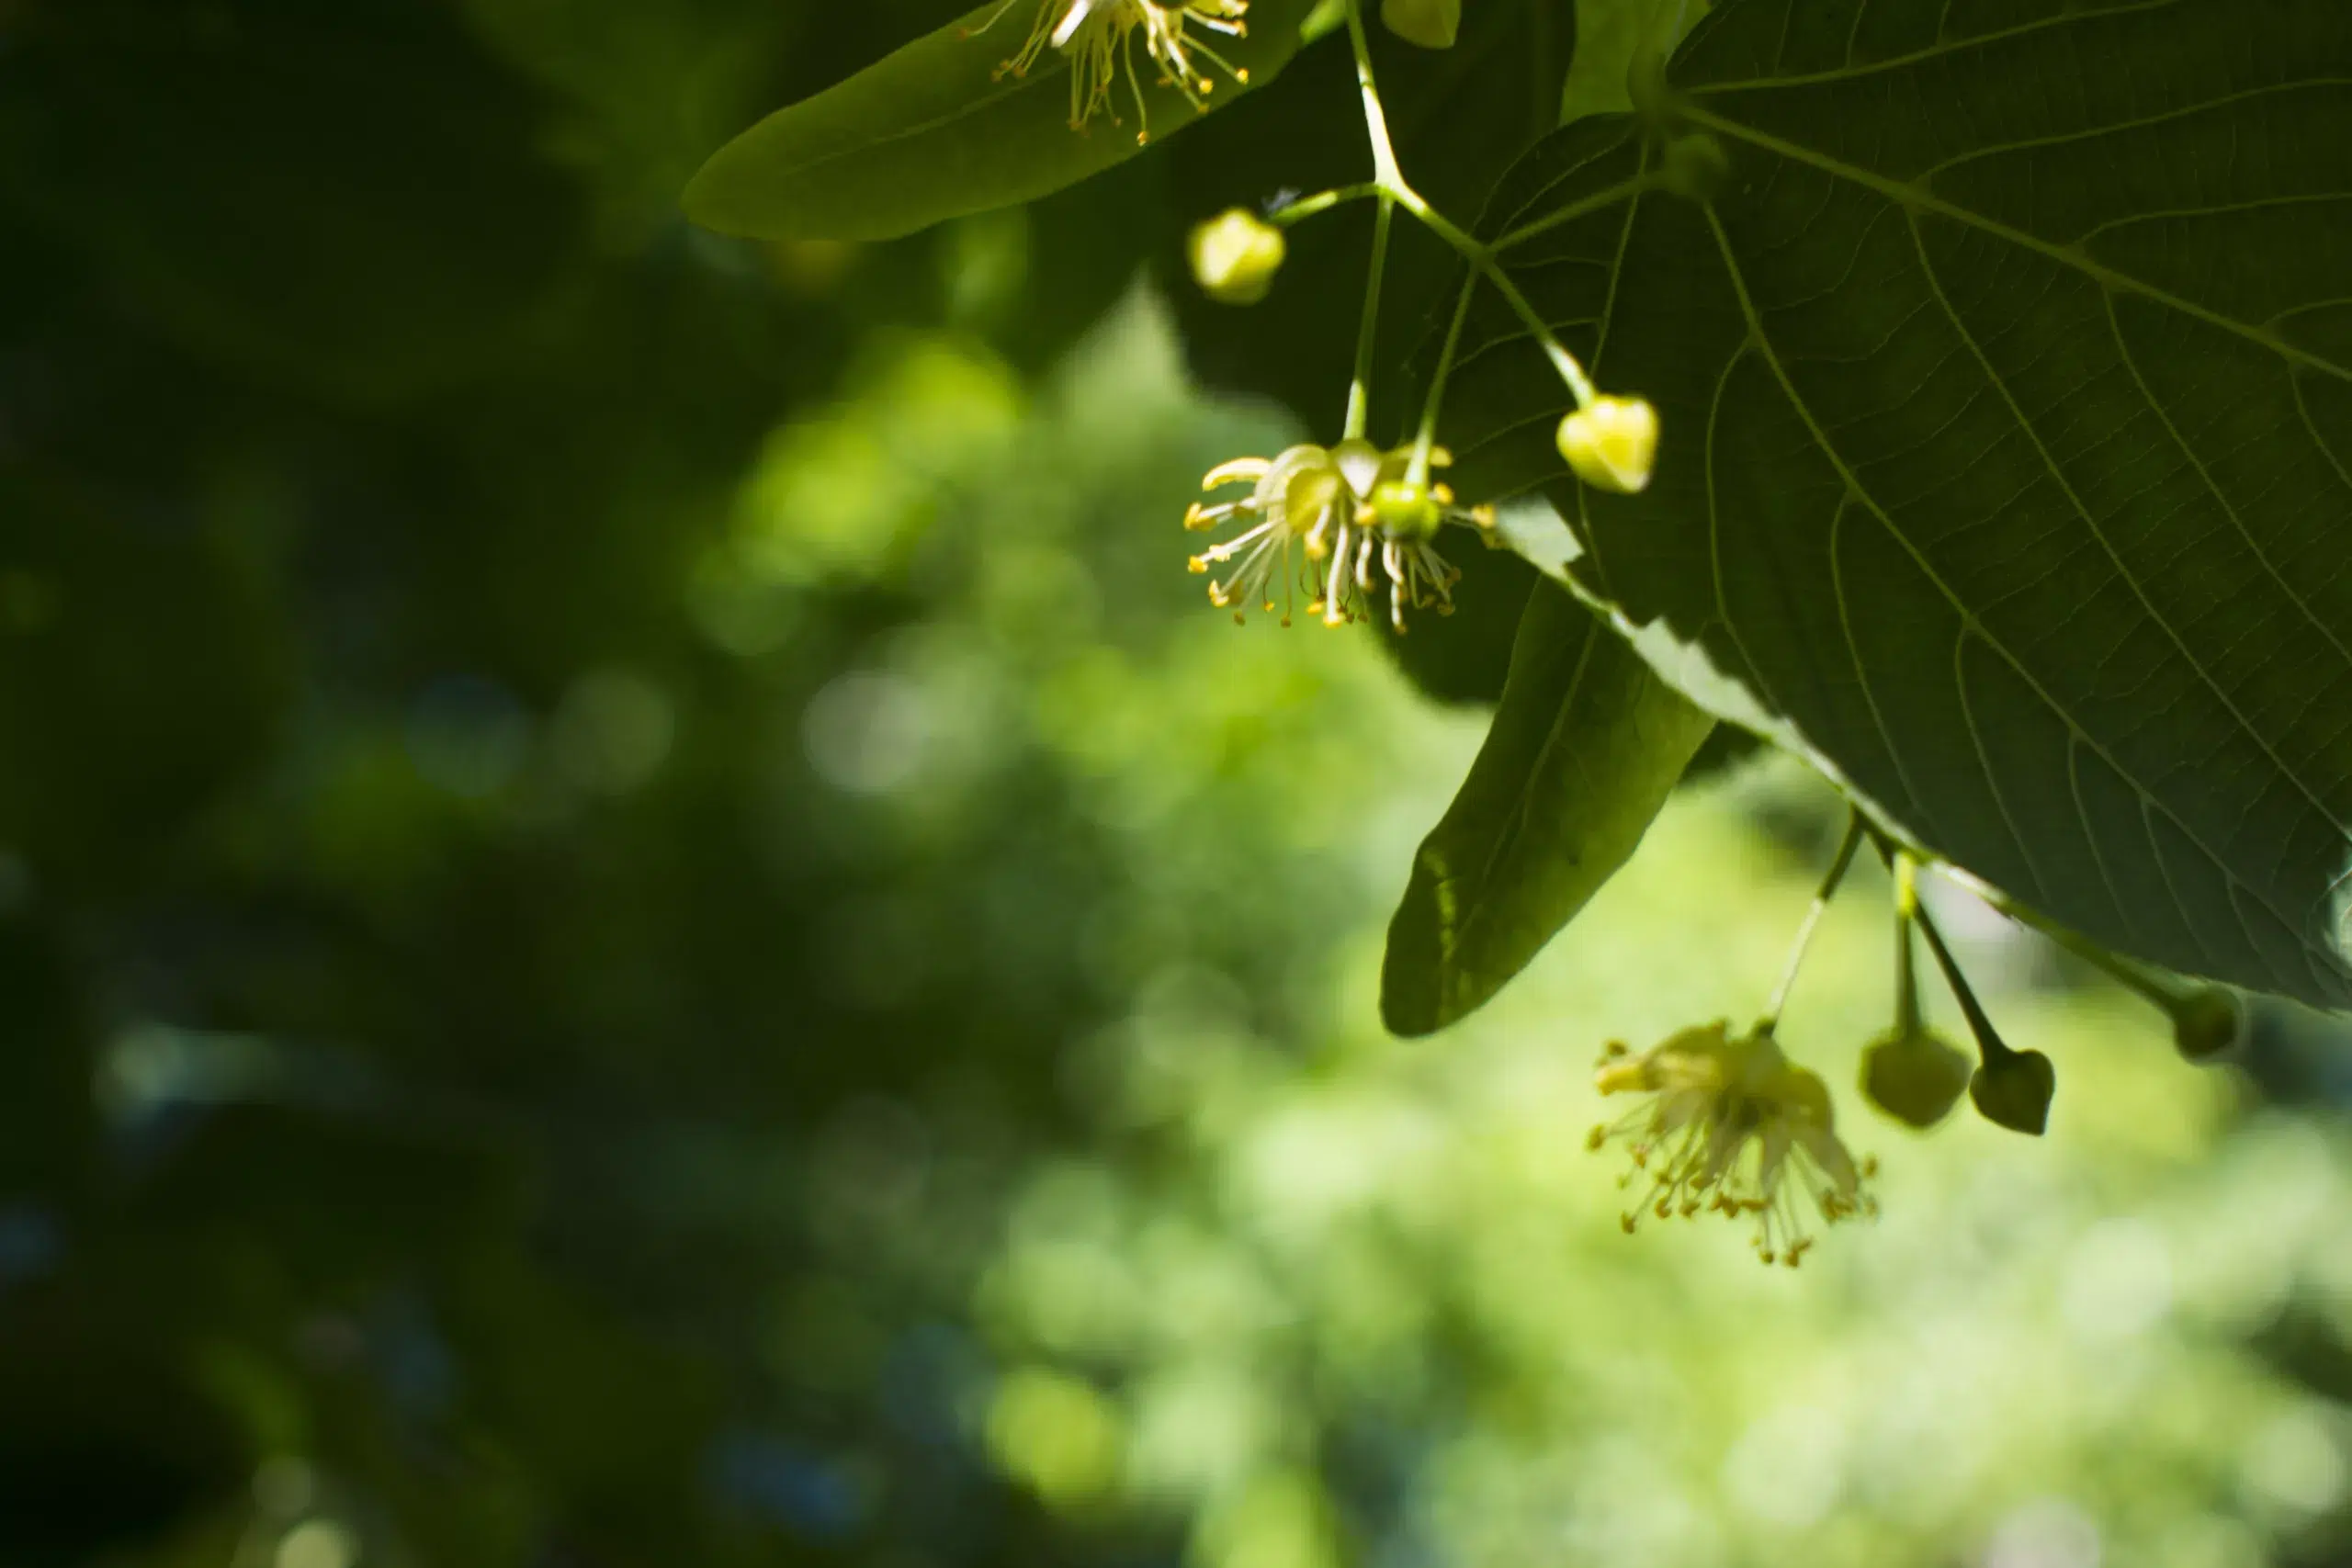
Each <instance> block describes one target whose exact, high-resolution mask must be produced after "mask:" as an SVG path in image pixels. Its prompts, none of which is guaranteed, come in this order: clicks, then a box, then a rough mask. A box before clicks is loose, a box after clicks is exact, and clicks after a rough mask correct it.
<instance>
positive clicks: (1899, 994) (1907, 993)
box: [1894, 855, 1919, 1039]
mask: <svg viewBox="0 0 2352 1568" xmlns="http://www.w3.org/2000/svg"><path fill="white" fill-rule="evenodd" d="M1916 872H1917V863H1916V862H1914V861H1913V860H1912V859H1911V857H1910V856H1909V855H1903V856H1901V857H1899V858H1898V859H1897V860H1896V861H1895V863H1894V1029H1895V1032H1896V1033H1898V1034H1900V1035H1902V1036H1904V1037H1905V1038H1906V1039H1907V1038H1909V1037H1910V1036H1912V1035H1914V1034H1917V1033H1918V1032H1919V964H1918V954H1917V953H1916V952H1915V951H1914V945H1915V944H1914V943H1913V942H1912V940H1911V927H1912V925H1913V924H1914V923H1915V922H1917V919H1918V918H1919V889H1918V886H1917V879H1916Z"/></svg>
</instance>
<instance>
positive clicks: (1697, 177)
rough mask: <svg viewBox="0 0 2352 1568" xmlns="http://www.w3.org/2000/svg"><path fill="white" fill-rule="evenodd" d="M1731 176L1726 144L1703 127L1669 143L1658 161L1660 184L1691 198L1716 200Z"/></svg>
mask: <svg viewBox="0 0 2352 1568" xmlns="http://www.w3.org/2000/svg"><path fill="white" fill-rule="evenodd" d="M1730 178H1731V159H1730V158H1729V157H1728V156H1727V155H1726V154H1725V153H1724V145H1723V143H1722V142H1720V141H1716V140H1715V139H1714V138H1713V137H1712V136H1710V135H1708V134H1707V133H1706V132H1705V131H1703V130H1697V131H1692V132H1691V134H1690V135H1688V136H1678V137H1676V138H1675V139H1674V140H1673V141H1669V142H1668V143H1667V144H1666V152H1665V155H1664V156H1663V157H1661V158H1660V159H1659V161H1658V183H1659V184H1660V185H1662V186H1665V187H1666V188H1667V189H1668V190H1670V191H1672V192H1673V193H1674V194H1675V195H1677V196H1680V197H1689V198H1690V199H1691V200H1692V201H1712V200H1713V199H1714V198H1715V197H1718V196H1720V195H1722V194H1723V188H1724V182H1726V181H1727V180H1729V179H1730Z"/></svg>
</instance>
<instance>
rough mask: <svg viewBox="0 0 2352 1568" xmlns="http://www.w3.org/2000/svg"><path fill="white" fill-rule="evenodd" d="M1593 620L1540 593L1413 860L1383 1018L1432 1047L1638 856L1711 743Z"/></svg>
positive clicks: (1384, 986)
mask: <svg viewBox="0 0 2352 1568" xmlns="http://www.w3.org/2000/svg"><path fill="white" fill-rule="evenodd" d="M1714 723H1715V721H1714V719H1713V716H1710V715H1708V714H1706V713H1703V712H1702V711H1701V710H1699V709H1698V708H1695V707H1693V706H1691V704H1690V703H1688V702H1686V701H1685V700H1684V699H1683V698H1682V696H1681V695H1680V694H1679V693H1677V692H1676V691H1675V689H1674V688H1673V687H1672V686H1670V685H1668V684H1667V683H1666V682H1664V681H1662V680H1660V679H1659V678H1658V676H1657V673H1656V672H1654V671H1652V670H1651V669H1650V667H1649V666H1648V665H1647V664H1645V663H1644V662H1643V661H1642V660H1641V658H1640V656H1639V655H1637V654H1636V653H1635V652H1634V650H1633V649H1631V648H1630V647H1628V646H1627V645H1626V644H1625V643H1624V642H1623V641H1622V640H1621V639H1619V638H1618V637H1614V636H1612V635H1611V633H1610V632H1609V631H1608V630H1607V628H1605V627H1604V626H1602V625H1601V623H1600V619H1599V618H1598V617H1596V616H1595V615H1593V614H1592V613H1591V612H1590V611H1589V610H1587V609H1586V608H1585V607H1584V606H1583V605H1582V604H1577V602H1576V601H1575V600H1574V599H1572V598H1570V597H1569V596H1568V595H1566V593H1563V592H1558V591H1557V590H1555V589H1553V588H1550V587H1543V588H1539V589H1537V590H1536V592H1535V593H1534V594H1533V595H1532V597H1531V598H1530V599H1529V600H1528V604H1527V614H1526V615H1525V617H1524V618H1522V619H1521V622H1520V627H1519V642H1518V646H1517V647H1516V648H1514V649H1512V652H1511V662H1510V679H1509V680H1508V681H1507V682H1505V683H1504V686H1503V697H1502V703H1501V705H1499V706H1498V707H1497V708H1496V710H1495V723H1494V728H1492V729H1490V730H1489V731H1487V743H1486V746H1485V747H1484V748H1483V749H1482V750H1480V751H1479V753H1478V760H1477V761H1476V762H1475V763H1474V764H1472V766H1471V769H1470V776H1469V777H1468V778H1467V779H1466V780H1464V782H1463V785H1462V793H1461V794H1460V795H1456V796H1455V797H1454V801H1453V806H1452V807H1451V808H1449V809H1448V810H1447V812H1446V814H1445V818H1444V820H1443V821H1442V822H1440V823H1439V824H1438V825H1437V829H1436V830H1435V831H1433V832H1432V833H1430V836H1429V838H1428V840H1426V841H1425V842H1424V843H1423V844H1422V845H1421V849H1420V853H1419V854H1418V855H1416V856H1415V857H1414V859H1413V877H1412V881H1411V882H1410V883H1409V884H1408V885H1407V886H1406V888H1405V899H1404V902H1403V903H1402V904H1401V905H1399V906H1398V907H1397V915H1396V918H1395V919H1393V920H1391V921H1390V922H1389V926H1388V954H1387V958H1386V961H1385V964H1383V965H1382V969H1381V976H1380V1011H1381V1016H1382V1018H1383V1019H1384V1020H1385V1021H1386V1022H1387V1024H1388V1027H1389V1028H1390V1029H1392V1030H1395V1031H1396V1032H1397V1033H1399V1034H1427V1033H1430V1032H1432V1031H1435V1030H1439V1029H1442V1028H1444V1027H1445V1026H1446V1025H1447V1024H1449V1023H1452V1022H1453V1021H1455V1020H1456V1019H1459V1018H1463V1017H1465V1016H1467V1015H1468V1014H1469V1013H1471V1012H1473V1011H1475V1010H1476V1009H1477V1008H1478V1007H1479V1006H1480V1005H1481V1004H1483V1003H1484V1002H1485V1001H1486V1000H1487V998H1489V997H1491V996H1493V995H1494V994H1495V992H1497V991H1498V990H1499V989H1501V988H1502V986H1503V984H1504V982H1505V981H1507V980H1509V979H1510V977H1511V976H1514V975H1516V974H1518V973H1519V972H1520V971H1521V969H1523V968H1525V967H1526V966H1527V962H1528V960H1530V959H1532V958H1533V957H1534V956H1535V954H1536V953H1538V952H1540V951H1541V950H1542V949H1543V946H1544V943H1545V942H1549V941H1551V940H1552V938H1553V936H1554V935H1555V934H1556V933H1557V932H1558V931H1559V930H1560V929H1561V928H1562V927H1563V926H1565V925H1566V924H1567V923H1568V921H1569V920H1570V919H1574V918H1575V916H1576V913H1577V910H1579V909H1581V908H1584V906H1585V904H1586V902H1587V900H1589V899H1590V898H1591V897H1592V896H1593V895H1594V894H1595V893H1597V892H1599V891H1600V886H1601V884H1603V883H1605V882H1607V881H1608V880H1609V879H1610V878H1611V876H1613V875H1615V874H1616V873H1617V868H1618V867H1620V866H1622V865H1623V864H1624V863H1625V860H1626V857H1627V856H1629V855H1631V854H1632V853H1633V852H1634V846H1635V845H1636V844H1638V843H1640V842H1641V840H1642V835H1643V834H1644V833H1645V832H1646V831H1648V830H1649V825H1650V821H1651V819H1652V818H1655V817H1657V813H1658V808H1659V807H1662V806H1664V805H1665V804H1666V797H1667V796H1668V795H1670V794H1671V793H1673V790H1674V785H1675V783H1676V781H1677V780H1679V779H1680V778H1681V776H1682V770H1683V768H1684V766H1685V764H1687V763H1688V762H1689V761H1691V755H1692V753H1694V752H1695V751H1697V750H1698V749H1699V743H1700V742H1701V741H1702V740H1704V739H1706V738H1707V732H1708V731H1709V730H1711V729H1713V728H1714Z"/></svg>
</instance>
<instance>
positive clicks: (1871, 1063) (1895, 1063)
mask: <svg viewBox="0 0 2352 1568" xmlns="http://www.w3.org/2000/svg"><path fill="white" fill-rule="evenodd" d="M1968 1078H1969V1065H1968V1054H1967V1053H1966V1052H1964V1051H1962V1050H1961V1049H1960V1047H1958V1046H1956V1045H1954V1044H1952V1043H1951V1042H1949V1041H1947V1040H1945V1039H1944V1038H1943V1037H1942V1036H1941V1035H1939V1034H1937V1033H1934V1032H1931V1031H1929V1030H1925V1029H1920V1030H1914V1031H1911V1032H1904V1031H1902V1030H1899V1029H1890V1030H1888V1031H1887V1032H1885V1033H1884V1034H1882V1035H1880V1036H1879V1037H1878V1038H1877V1039H1875V1040H1873V1041H1871V1043H1870V1044H1869V1045H1868V1046H1867V1047H1866V1048H1865V1049H1864V1050H1863V1052H1862V1097H1863V1098H1864V1099H1866V1100H1869V1101H1870V1102H1871V1104H1872V1105H1875V1106H1877V1107H1878V1108H1879V1109H1880V1110H1881V1111H1885V1112H1886V1113H1887V1114H1888V1115H1889V1116H1892V1117H1894V1119H1895V1120H1896V1121H1897V1122H1903V1123H1904V1124H1905V1125H1906V1126H1911V1127H1917V1128H1918V1129H1919V1130H1920V1131H1922V1132H1925V1131H1926V1130H1927V1129H1928V1128H1929V1127H1932V1126H1934V1125H1935V1124H1936V1123H1937V1122H1940V1121H1942V1120H1943V1119H1944V1118H1945V1117H1946V1116H1949V1115H1950V1114H1951V1108H1952V1107H1953V1106H1954V1105H1956V1104H1957V1103H1959V1100H1960V1096H1961V1091H1962V1090H1963V1089H1966V1088H1967V1087H1968Z"/></svg>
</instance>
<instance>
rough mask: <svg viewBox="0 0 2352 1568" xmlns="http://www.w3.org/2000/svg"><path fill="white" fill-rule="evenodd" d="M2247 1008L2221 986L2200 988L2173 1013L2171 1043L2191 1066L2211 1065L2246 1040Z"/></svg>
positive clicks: (2181, 1002)
mask: <svg viewBox="0 0 2352 1568" xmlns="http://www.w3.org/2000/svg"><path fill="white" fill-rule="evenodd" d="M2245 1033H2246V1012H2245V1004H2244V1003H2242V1002H2240V1001H2239V1000H2238V998H2235V997H2233V996H2232V995H2231V994H2230V993H2229V992H2227V991H2225V990H2223V989H2222V988H2221V987H2219V986H2200V987H2198V988H2197V989H2196V990H2194V991H2191V992H2190V993H2189V994H2188V996H2187V997H2185V998H2182V999H2181V1000H2180V1002H2179V1004H2178V1005H2177V1006H2176V1007H2175V1008H2174V1010H2173V1015H2172V1043H2173V1045H2174V1046H2175V1047H2176V1048H2177V1050H2178V1051H2179V1052H2180V1054H2181V1055H2183V1056H2186V1057H2188V1059H2189V1060H2190V1061H2192V1062H2210V1061H2211V1060H2212V1059H2213V1058H2214V1057H2216V1056H2219V1055H2222V1054H2224V1053H2225V1052H2227V1051H2229V1050H2231V1049H2232V1048H2233V1047H2234V1046H2236V1045H2238V1044H2239V1043H2242V1042H2243V1041H2244V1040H2245Z"/></svg>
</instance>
